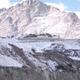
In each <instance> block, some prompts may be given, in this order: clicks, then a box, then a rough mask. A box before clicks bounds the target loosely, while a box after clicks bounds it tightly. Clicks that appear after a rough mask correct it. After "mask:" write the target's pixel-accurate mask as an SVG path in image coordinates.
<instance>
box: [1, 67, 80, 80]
mask: <svg viewBox="0 0 80 80" xmlns="http://www.w3.org/2000/svg"><path fill="white" fill-rule="evenodd" d="M37 79H38V80H79V79H80V73H79V72H75V73H73V72H48V71H46V70H44V71H41V70H29V69H26V70H24V69H20V68H12V67H0V80H37Z"/></svg>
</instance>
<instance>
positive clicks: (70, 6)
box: [0, 0, 80, 11]
mask: <svg viewBox="0 0 80 80" xmlns="http://www.w3.org/2000/svg"><path fill="white" fill-rule="evenodd" d="M0 1H1V2H0V8H4V7H6V8H8V7H9V6H11V5H12V4H13V3H16V2H19V1H21V0H0ZM40 1H42V2H44V3H47V4H50V5H54V6H57V7H59V8H61V9H66V10H70V11H80V0H40Z"/></svg>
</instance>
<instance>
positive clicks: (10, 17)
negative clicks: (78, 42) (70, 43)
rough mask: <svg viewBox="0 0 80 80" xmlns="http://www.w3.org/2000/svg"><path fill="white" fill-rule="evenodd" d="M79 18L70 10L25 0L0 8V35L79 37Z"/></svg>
mask: <svg viewBox="0 0 80 80" xmlns="http://www.w3.org/2000/svg"><path fill="white" fill-rule="evenodd" d="M79 28H80V20H79V19H78V17H77V15H76V14H75V13H72V12H66V11H60V10H59V9H57V8H55V7H52V6H48V5H46V4H44V3H42V2H40V1H39V0H25V1H23V2H22V3H20V4H17V5H16V6H12V7H10V8H9V9H1V10H0V36H4V37H6V36H9V37H11V36H15V37H22V36H26V35H28V34H44V33H49V34H51V35H56V36H60V37H61V38H79V37H80V36H79V34H80V31H79Z"/></svg>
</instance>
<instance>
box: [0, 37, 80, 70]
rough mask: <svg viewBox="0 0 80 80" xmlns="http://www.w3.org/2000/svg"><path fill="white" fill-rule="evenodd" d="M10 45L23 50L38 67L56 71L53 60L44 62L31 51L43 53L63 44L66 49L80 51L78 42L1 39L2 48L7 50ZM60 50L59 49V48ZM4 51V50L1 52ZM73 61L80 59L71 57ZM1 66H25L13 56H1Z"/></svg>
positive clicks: (0, 45)
mask: <svg viewBox="0 0 80 80" xmlns="http://www.w3.org/2000/svg"><path fill="white" fill-rule="evenodd" d="M8 43H11V44H13V45H15V46H17V47H18V48H20V49H21V48H22V49H23V51H24V53H25V55H26V57H27V58H28V60H29V61H31V62H32V63H33V64H35V65H36V66H40V67H42V69H45V68H50V69H53V70H55V66H56V65H57V63H56V62H54V61H52V60H47V61H46V60H44V59H42V60H41V61H40V60H38V59H37V58H35V57H33V55H31V54H29V53H28V52H31V49H35V51H36V52H42V51H43V50H44V49H52V48H54V47H50V46H51V44H56V45H57V44H61V45H64V48H65V49H76V50H80V44H79V42H78V40H57V39H56V40H54V41H46V40H45V41H43V42H42V41H41V42H40V41H38V40H37V41H36V40H35V41H34V42H33V41H32V42H31V41H27V40H26V41H25V42H24V41H23V40H19V39H15V38H13V39H9V38H5V39H2V38H0V47H2V46H5V47H7V48H11V46H9V45H8ZM57 49H59V48H57ZM1 51H2V50H1ZM70 58H71V59H74V60H78V61H79V60H80V58H78V57H75V58H74V57H70ZM46 64H48V65H46ZM0 65H1V66H14V67H22V66H23V64H22V63H20V61H18V60H17V59H15V58H13V57H11V56H7V55H6V54H5V55H2V54H0ZM51 66H52V67H51Z"/></svg>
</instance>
